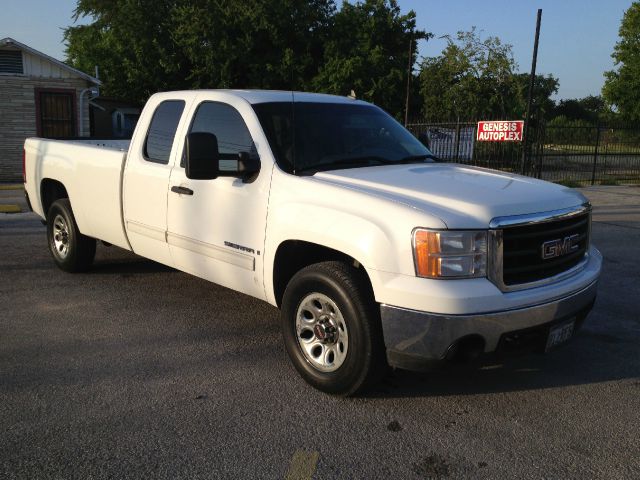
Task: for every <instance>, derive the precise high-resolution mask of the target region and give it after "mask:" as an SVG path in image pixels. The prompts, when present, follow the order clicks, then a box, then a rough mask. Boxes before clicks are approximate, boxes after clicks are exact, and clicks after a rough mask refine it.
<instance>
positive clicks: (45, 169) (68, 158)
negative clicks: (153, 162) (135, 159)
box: [25, 138, 130, 250]
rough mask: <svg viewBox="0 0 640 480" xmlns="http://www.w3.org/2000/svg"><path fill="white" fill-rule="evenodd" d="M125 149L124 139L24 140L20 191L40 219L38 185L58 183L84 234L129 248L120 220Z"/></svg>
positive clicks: (40, 190)
mask: <svg viewBox="0 0 640 480" xmlns="http://www.w3.org/2000/svg"><path fill="white" fill-rule="evenodd" d="M128 147H129V140H93V139H86V140H84V139H78V140H48V139H43V138H29V139H27V141H26V142H25V178H26V184H25V189H26V191H27V193H28V194H29V198H30V199H31V204H32V208H33V211H34V212H35V213H36V214H38V215H40V216H41V217H42V218H45V216H46V212H45V211H44V210H45V206H43V199H42V198H41V192H42V185H43V182H50V181H57V182H60V183H61V184H62V185H64V187H65V189H66V190H67V193H68V195H69V200H70V201H71V205H72V208H73V214H74V216H75V218H76V222H77V223H78V228H79V229H80V231H81V232H82V233H83V234H84V235H87V236H89V237H93V238H96V239H99V240H104V241H106V242H109V243H111V244H114V245H117V246H119V247H122V248H126V249H128V250H130V246H129V242H128V240H127V236H126V233H125V229H124V224H123V220H122V173H123V169H124V163H125V160H126V156H127V149H128Z"/></svg>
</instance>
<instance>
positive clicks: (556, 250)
mask: <svg viewBox="0 0 640 480" xmlns="http://www.w3.org/2000/svg"><path fill="white" fill-rule="evenodd" d="M579 238H580V235H579V234H577V233H576V234H575V235H569V236H568V237H564V238H558V239H556V240H549V241H548V242H544V243H543V244H542V259H543V260H549V259H550V258H555V257H560V256H562V255H567V254H568V253H572V252H575V251H576V250H578V248H579V245H578V239H579Z"/></svg>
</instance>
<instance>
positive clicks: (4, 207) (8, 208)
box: [0, 204, 22, 213]
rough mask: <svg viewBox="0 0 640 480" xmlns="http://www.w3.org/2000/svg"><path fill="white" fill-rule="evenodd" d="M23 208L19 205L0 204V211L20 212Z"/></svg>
mask: <svg viewBox="0 0 640 480" xmlns="http://www.w3.org/2000/svg"><path fill="white" fill-rule="evenodd" d="M20 212H22V210H21V209H20V206H19V205H2V204H0V213H20Z"/></svg>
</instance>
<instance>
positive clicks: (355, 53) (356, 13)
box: [313, 0, 431, 118]
mask: <svg viewBox="0 0 640 480" xmlns="http://www.w3.org/2000/svg"><path fill="white" fill-rule="evenodd" d="M430 37H431V34H429V33H426V32H424V31H422V30H416V17H415V13H414V12H413V11H410V12H409V13H408V14H406V15H402V14H401V12H400V8H399V7H398V4H397V2H396V0H365V1H364V2H358V3H355V4H350V3H347V2H345V3H344V4H343V6H342V9H341V10H340V11H339V12H338V13H337V14H336V15H335V17H334V18H333V25H332V28H331V35H330V36H329V37H328V39H327V43H326V45H325V49H324V57H323V59H322V62H321V66H320V69H319V73H318V75H317V76H316V77H315V78H314V80H313V87H314V89H315V90H318V91H323V92H327V93H333V94H338V95H347V94H348V93H349V92H350V91H351V90H353V91H354V92H355V93H356V95H357V97H358V98H362V99H364V100H367V101H370V102H373V103H376V104H377V105H379V106H381V107H382V108H384V109H386V110H387V111H389V112H390V113H391V114H393V115H395V116H396V118H400V117H401V116H402V113H403V112H404V108H405V106H404V101H405V95H404V93H405V92H406V84H407V75H408V74H409V68H408V67H409V65H413V64H414V63H415V61H416V55H417V53H416V50H417V42H418V40H420V39H428V38H430ZM410 45H411V52H412V53H411V58H409V49H410V48H409V47H410Z"/></svg>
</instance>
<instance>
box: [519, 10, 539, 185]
mask: <svg viewBox="0 0 640 480" xmlns="http://www.w3.org/2000/svg"><path fill="white" fill-rule="evenodd" d="M541 21H542V9H541V8H539V9H538V19H537V21H536V39H535V41H534V43H533V60H532V61H531V78H530V79H529V96H528V98H527V112H526V114H525V120H524V132H523V133H524V145H523V146H522V161H521V164H520V173H522V174H523V175H524V174H525V173H526V172H527V169H528V165H527V163H528V160H529V158H528V157H529V155H528V152H529V146H530V144H529V123H531V103H532V102H533V87H534V84H535V80H536V63H537V61H538V39H539V38H540V22H541Z"/></svg>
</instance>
